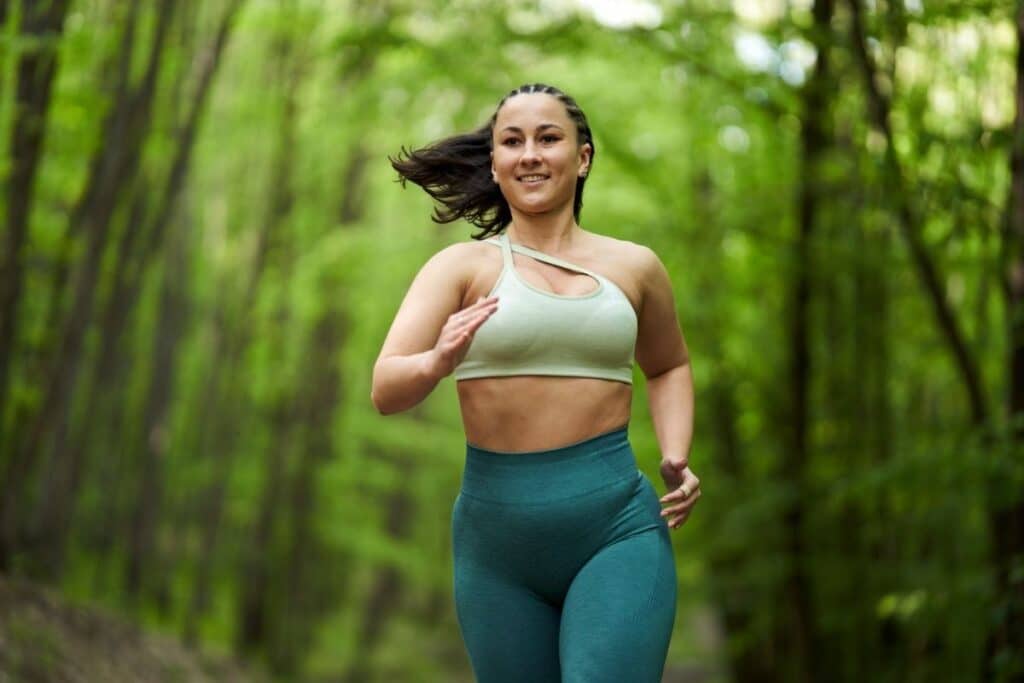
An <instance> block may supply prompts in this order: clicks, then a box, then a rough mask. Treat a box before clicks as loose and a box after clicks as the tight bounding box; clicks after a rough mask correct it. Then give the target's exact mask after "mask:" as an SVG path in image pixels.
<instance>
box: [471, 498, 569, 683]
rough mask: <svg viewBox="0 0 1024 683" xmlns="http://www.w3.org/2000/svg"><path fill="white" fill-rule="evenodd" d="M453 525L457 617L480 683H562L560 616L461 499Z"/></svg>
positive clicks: (474, 510)
mask: <svg viewBox="0 0 1024 683" xmlns="http://www.w3.org/2000/svg"><path fill="white" fill-rule="evenodd" d="M452 520H453V523H452V531H453V560H454V563H453V564H454V571H455V575H454V592H455V611H456V615H457V617H458V622H459V628H460V629H461V631H462V640H463V642H464V643H465V645H466V651H467V652H468V654H469V660H470V663H471V664H472V666H473V673H474V674H475V675H476V681H477V683H525V682H527V681H529V682H531V683H534V682H535V683H560V680H561V674H560V667H559V662H558V629H559V619H560V610H559V609H558V608H557V607H555V606H553V605H551V604H549V603H548V602H547V601H545V600H543V599H542V598H541V597H539V596H538V595H537V593H536V592H535V591H534V590H533V589H532V588H531V587H529V586H528V585H527V582H526V580H525V577H524V576H523V573H522V572H521V571H519V570H518V569H517V563H516V562H514V561H513V560H514V559H515V558H513V557H512V556H511V554H510V553H509V549H508V548H505V547H502V545H501V544H498V543H497V540H496V538H497V537H496V536H494V535H492V534H489V533H483V532H484V531H486V530H487V529H486V527H488V524H487V523H486V520H485V519H483V518H482V516H481V515H480V510H477V509H476V508H474V507H473V506H472V505H470V504H469V503H468V502H467V500H466V499H464V498H463V497H461V496H460V497H459V499H457V501H456V504H455V509H454V511H453V518H452Z"/></svg>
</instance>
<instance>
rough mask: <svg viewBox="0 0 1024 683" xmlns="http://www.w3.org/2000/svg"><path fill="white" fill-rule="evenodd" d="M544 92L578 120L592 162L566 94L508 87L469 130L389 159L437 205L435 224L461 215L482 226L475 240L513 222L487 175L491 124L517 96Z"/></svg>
mask: <svg viewBox="0 0 1024 683" xmlns="http://www.w3.org/2000/svg"><path fill="white" fill-rule="evenodd" d="M534 93H542V94H546V95H551V96H552V97H555V98H556V99H557V100H558V101H559V102H561V103H562V105H563V106H564V107H565V111H566V113H567V114H568V115H569V118H570V119H572V120H573V122H574V123H575V124H576V137H577V143H578V144H579V145H583V144H589V145H590V163H591V165H593V159H594V137H593V135H591V133H590V124H588V123H587V117H586V115H585V114H584V113H583V110H582V109H580V106H579V105H578V104H576V100H574V99H573V98H572V97H570V96H569V95H567V94H565V93H564V92H562V91H561V90H559V89H558V88H556V87H554V86H551V85H545V84H543V83H529V84H527V85H521V86H519V87H518V88H516V89H515V90H512V91H511V92H509V93H508V94H507V95H505V96H504V97H503V98H501V101H500V102H498V106H497V107H496V108H495V110H494V113H493V114H492V115H491V118H490V120H489V121H488V122H487V123H486V124H484V125H483V126H481V127H480V128H477V129H476V130H474V131H472V132H470V133H463V134H461V135H454V136H452V137H449V138H445V139H443V140H439V141H438V142H435V143H433V144H431V145H428V146H426V147H423V148H421V149H416V150H407V149H406V148H405V147H402V149H401V151H400V152H399V154H398V156H397V157H388V160H389V161H390V162H391V166H392V167H393V168H394V169H395V170H396V171H398V176H399V180H400V181H401V183H402V186H403V187H404V186H405V181H407V180H408V181H411V182H413V183H416V184H417V185H419V186H420V187H422V188H423V189H424V190H425V191H426V193H427V194H429V195H430V196H431V197H433V198H434V199H435V200H436V201H437V202H438V203H439V205H437V206H435V207H434V215H433V216H431V218H432V219H433V220H434V222H436V223H451V222H453V221H456V220H458V219H460V218H465V219H466V220H467V221H469V222H470V223H472V224H473V225H476V226H477V227H479V228H481V229H482V231H481V232H479V233H477V234H475V235H473V238H474V239H485V238H486V237H488V236H490V235H492V234H498V233H500V232H501V231H502V230H504V229H505V227H506V226H507V225H508V224H509V223H511V222H512V211H511V209H509V206H508V202H507V201H505V197H504V195H502V193H501V188H500V187H499V186H498V185H497V184H496V183H494V182H493V180H492V179H491V150H492V149H493V142H492V139H493V134H494V124H495V122H496V121H497V119H498V112H499V111H500V110H501V107H502V106H503V105H504V104H505V102H506V101H508V100H509V99H510V98H512V97H515V96H516V95H528V94H534ZM586 180H587V178H586V176H583V177H581V178H579V179H578V180H577V182H576V196H575V198H574V199H573V208H572V212H573V216H575V217H576V220H577V221H578V220H579V218H580V209H582V207H583V186H584V184H585V183H586Z"/></svg>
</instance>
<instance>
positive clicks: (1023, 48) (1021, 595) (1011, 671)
mask: <svg viewBox="0 0 1024 683" xmlns="http://www.w3.org/2000/svg"><path fill="white" fill-rule="evenodd" d="M1016 29H1017V82H1016V92H1015V93H1014V101H1015V102H1016V107H1017V110H1016V116H1015V118H1014V122H1013V143H1012V144H1013V147H1012V149H1011V152H1010V174H1011V178H1010V197H1009V201H1008V202H1007V206H1006V218H1005V225H1006V235H1005V239H1006V241H1007V243H1008V244H1009V249H1008V250H1007V253H1008V255H1009V273H1008V280H1009V297H1008V300H1007V310H1006V320H1007V328H1008V333H1009V339H1008V342H1009V343H1008V351H1009V359H1008V360H1009V377H1008V379H1009V387H1008V388H1009V391H1008V393H1007V405H1006V412H1007V418H1008V420H1009V427H1010V428H1009V434H1008V437H1009V442H1010V443H1009V451H1010V452H1009V454H1008V457H1009V458H1010V460H1011V462H1010V463H1009V465H1010V466H1011V467H1014V468H1015V469H1016V471H1019V470H1020V468H1021V463H1022V454H1024V3H1022V2H1018V3H1017V15H1016ZM1018 481H1019V480H1018ZM991 489H992V493H991V498H992V503H991V512H990V513H989V524H990V534H991V539H992V560H993V564H994V565H995V566H994V569H995V587H996V601H997V605H996V610H995V614H996V615H997V617H996V619H995V623H994V625H993V628H992V629H991V631H990V632H989V635H988V638H987V640H986V645H985V654H986V657H985V680H990V681H1021V680H1024V498H1022V497H1021V491H1020V490H1019V488H1018V487H1017V486H1014V485H1011V486H1009V487H1008V486H1007V484H1006V482H1005V481H997V482H993V484H992V486H991Z"/></svg>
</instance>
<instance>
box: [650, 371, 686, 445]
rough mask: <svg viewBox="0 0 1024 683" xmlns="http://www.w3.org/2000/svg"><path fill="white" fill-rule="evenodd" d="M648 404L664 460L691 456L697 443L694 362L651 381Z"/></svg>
mask: <svg viewBox="0 0 1024 683" xmlns="http://www.w3.org/2000/svg"><path fill="white" fill-rule="evenodd" d="M647 401H648V404H649V406H650V410H651V420H652V421H653V422H654V433H655V436H656V437H657V439H658V446H659V447H660V448H661V457H662V458H663V459H664V458H685V457H689V454H690V444H691V442H692V441H693V373H692V371H691V368H690V363H689V362H687V363H685V364H683V365H679V366H677V367H674V368H672V369H671V370H668V371H666V372H663V373H661V374H660V375H657V376H655V377H651V378H649V379H648V380H647Z"/></svg>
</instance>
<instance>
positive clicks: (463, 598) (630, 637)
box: [452, 425, 676, 683]
mask: <svg viewBox="0 0 1024 683" xmlns="http://www.w3.org/2000/svg"><path fill="white" fill-rule="evenodd" d="M627 429H628V425H624V426H623V427H620V428H619V429H616V430H615V431H612V432H606V433H604V434H600V435H598V436H595V437H593V438H590V439H587V440H585V441H581V442H578V443H575V444H571V445H569V446H565V447H563V448H556V449H552V450H544V451H529V452H525V453H503V452H497V451H488V450H484V449H482V448H477V447H476V446H473V445H471V444H467V446H466V467H465V471H464V474H463V479H462V488H461V491H460V492H459V495H458V497H457V498H456V499H455V505H454V508H453V510H452V547H453V555H454V565H455V580H454V588H455V606H456V613H457V616H458V621H459V627H460V629H461V631H462V638H463V641H464V642H465V644H466V649H467V650H468V652H469V659H470V663H471V664H472V666H473V672H474V673H475V674H476V678H477V682H478V683H624V682H628V683H658V682H659V681H661V676H662V670H663V669H664V666H665V657H666V654H667V652H668V644H669V639H670V638H671V635H672V626H673V623H674V621H675V614H676V568H675V562H674V559H673V554H672V543H671V540H670V539H669V535H668V526H667V524H666V522H665V520H664V519H663V518H662V517H661V516H660V513H661V504H660V503H659V501H658V494H657V493H655V490H654V487H653V486H652V485H651V482H650V481H649V480H648V479H647V477H646V476H644V474H643V473H642V472H640V471H639V470H638V469H637V463H636V459H635V457H634V455H633V449H632V447H631V446H630V443H629V438H628V435H627Z"/></svg>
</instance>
